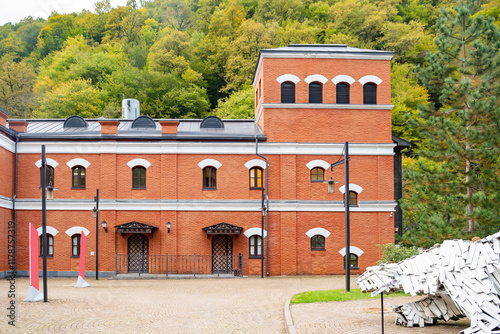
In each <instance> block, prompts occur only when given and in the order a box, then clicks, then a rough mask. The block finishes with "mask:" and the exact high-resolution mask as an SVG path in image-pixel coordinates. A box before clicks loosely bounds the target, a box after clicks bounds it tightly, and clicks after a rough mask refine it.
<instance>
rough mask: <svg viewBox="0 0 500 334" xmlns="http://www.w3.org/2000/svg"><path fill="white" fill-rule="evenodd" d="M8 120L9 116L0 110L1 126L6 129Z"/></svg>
mask: <svg viewBox="0 0 500 334" xmlns="http://www.w3.org/2000/svg"><path fill="white" fill-rule="evenodd" d="M7 118H9V114H8V113H7V112H6V111H5V110H3V109H2V108H0V125H3V126H4V127H5V128H6V127H7Z"/></svg>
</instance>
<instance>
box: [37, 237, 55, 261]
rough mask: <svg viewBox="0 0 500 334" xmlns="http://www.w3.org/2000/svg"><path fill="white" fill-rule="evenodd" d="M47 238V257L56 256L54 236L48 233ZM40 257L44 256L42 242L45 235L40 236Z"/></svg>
mask: <svg viewBox="0 0 500 334" xmlns="http://www.w3.org/2000/svg"><path fill="white" fill-rule="evenodd" d="M46 236H47V238H46V239H47V256H54V236H53V235H52V234H49V233H46ZM39 241H40V256H42V255H43V254H42V247H43V245H42V242H43V234H42V235H40V240H39Z"/></svg>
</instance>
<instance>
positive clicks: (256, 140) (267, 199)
mask: <svg viewBox="0 0 500 334" xmlns="http://www.w3.org/2000/svg"><path fill="white" fill-rule="evenodd" d="M255 154H257V156H259V157H261V158H262V159H264V160H266V208H267V214H266V231H267V238H266V276H269V161H268V160H267V158H266V157H265V156H263V155H260V154H259V139H258V138H257V136H255Z"/></svg>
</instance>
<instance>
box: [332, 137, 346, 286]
mask: <svg viewBox="0 0 500 334" xmlns="http://www.w3.org/2000/svg"><path fill="white" fill-rule="evenodd" d="M341 164H344V167H345V191H344V207H345V252H346V255H345V257H346V261H345V290H346V292H349V291H350V290H351V247H350V238H351V237H350V222H349V205H350V200H351V197H350V193H349V142H345V143H344V159H341V160H339V161H337V162H335V163H333V164H331V166H330V170H331V171H332V172H333V167H335V166H338V165H341ZM327 183H328V189H329V190H330V187H333V184H334V183H335V181H333V180H332V179H331V178H330V181H327Z"/></svg>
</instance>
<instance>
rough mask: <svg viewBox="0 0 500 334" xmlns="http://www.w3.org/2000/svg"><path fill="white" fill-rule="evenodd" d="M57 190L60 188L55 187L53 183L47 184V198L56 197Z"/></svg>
mask: <svg viewBox="0 0 500 334" xmlns="http://www.w3.org/2000/svg"><path fill="white" fill-rule="evenodd" d="M55 190H59V189H57V188H54V186H53V185H51V184H49V185H48V186H47V199H50V200H52V199H54V191H55Z"/></svg>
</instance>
